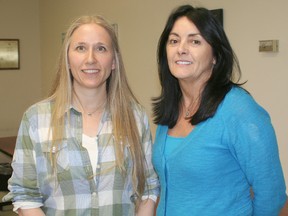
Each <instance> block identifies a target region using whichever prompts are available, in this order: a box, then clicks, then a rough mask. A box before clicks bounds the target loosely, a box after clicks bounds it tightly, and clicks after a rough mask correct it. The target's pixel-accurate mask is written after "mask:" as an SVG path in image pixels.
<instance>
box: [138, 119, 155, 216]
mask: <svg viewBox="0 0 288 216" xmlns="http://www.w3.org/2000/svg"><path fill="white" fill-rule="evenodd" d="M142 121H143V123H142V124H143V125H142V127H143V129H142V138H141V139H142V146H143V151H144V156H145V162H146V163H145V164H146V166H145V169H146V170H145V175H146V186H145V191H144V195H143V197H142V201H141V204H140V206H139V210H138V212H137V216H142V215H143V216H146V215H147V216H150V215H151V216H153V215H154V214H155V206H156V204H155V203H156V201H157V197H158V195H159V190H160V189H159V187H160V186H159V181H158V176H157V174H156V173H155V171H154V167H153V164H152V136H151V131H150V125H149V121H148V117H147V115H146V114H144V115H143V120H142Z"/></svg>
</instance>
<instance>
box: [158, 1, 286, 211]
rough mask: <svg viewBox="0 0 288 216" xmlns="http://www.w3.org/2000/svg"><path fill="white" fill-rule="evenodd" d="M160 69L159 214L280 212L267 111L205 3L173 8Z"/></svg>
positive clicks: (279, 176)
mask: <svg viewBox="0 0 288 216" xmlns="http://www.w3.org/2000/svg"><path fill="white" fill-rule="evenodd" d="M158 70H159V78H160V83H161V86H162V91H161V94H160V96H159V97H157V98H154V100H153V101H154V103H153V111H154V122H155V123H156V124H157V125H158V127H157V131H156V137H155V143H154V145H153V164H154V167H155V169H156V172H157V173H158V175H159V178H160V183H161V195H160V202H159V205H158V209H157V216H162V215H167V216H176V215H177V216H178V215H181V216H185V215H189V216H193V215H195V216H199V215H204V216H215V215H221V216H225V215H227V216H236V215H241V216H251V215H261V216H274V215H275V216H276V215H278V214H279V212H280V210H281V208H282V207H283V205H284V203H285V200H286V194H285V181H284V177H283V171H282V168H281V163H280V160H279V153H278V146H277V141H276V136H275V132H274V129H273V126H272V124H271V120H270V117H269V114H268V113H267V112H266V111H265V110H264V109H263V108H262V107H261V106H260V105H259V104H258V103H257V102H256V101H255V100H254V99H253V98H252V96H251V95H250V94H249V93H248V92H247V91H246V90H244V88H243V87H242V85H243V83H240V82H239V81H240V78H241V72H240V67H239V63H238V60H237V58H236V56H235V54H234V52H233V49H232V48H231V46H230V43H229V40H228V38H227V36H226V34H225V32H224V30H223V28H222V25H221V24H220V23H219V22H218V21H217V19H216V17H214V15H213V14H212V13H211V12H210V11H209V10H207V9H205V8H194V7H192V6H190V5H184V6H180V7H179V8H177V9H176V10H174V11H173V12H172V13H171V15H170V16H169V18H168V21H167V24H166V26H165V28H164V31H163V32H162V35H161V37H160V40H159V44H158ZM251 189H252V190H253V195H251Z"/></svg>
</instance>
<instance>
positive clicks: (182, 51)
mask: <svg viewBox="0 0 288 216" xmlns="http://www.w3.org/2000/svg"><path fill="white" fill-rule="evenodd" d="M178 53H179V55H185V54H187V53H188V44H187V42H186V41H182V42H181V43H180V44H179V47H178Z"/></svg>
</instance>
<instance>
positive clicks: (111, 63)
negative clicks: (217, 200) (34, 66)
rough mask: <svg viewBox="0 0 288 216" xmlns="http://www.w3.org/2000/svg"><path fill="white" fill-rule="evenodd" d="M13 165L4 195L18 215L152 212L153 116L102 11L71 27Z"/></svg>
mask: <svg viewBox="0 0 288 216" xmlns="http://www.w3.org/2000/svg"><path fill="white" fill-rule="evenodd" d="M12 167H13V174H12V177H11V179H10V180H9V190H10V193H9V194H8V195H7V196H6V197H5V198H4V199H5V200H12V201H13V204H14V211H18V212H19V214H20V215H33V216H35V215H44V214H45V215H85V216H86V215H103V216H109V215H153V213H154V203H155V201H156V199H157V196H158V193H159V184H158V179H157V176H156V174H155V172H154V169H153V167H152V164H151V133H150V126H149V123H148V118H147V115H146V113H145V111H144V109H143V107H142V106H141V105H140V104H139V103H138V101H137V99H136V98H135V96H134V95H133V93H132V91H131V89H130V87H129V85H128V81H127V78H126V74H125V68H124V64H123V60H122V57H121V53H120V49H119V45H118V40H117V36H116V33H115V30H114V28H113V26H112V25H111V24H109V22H107V21H106V20H105V19H104V18H103V17H101V16H82V17H80V18H78V19H76V20H75V21H74V22H73V23H72V25H71V26H70V28H69V29H68V31H67V33H66V36H65V39H64V42H63V49H62V53H61V55H60V59H59V65H58V70H57V75H56V79H55V82H54V85H53V87H52V90H51V93H50V95H49V97H48V98H47V99H45V100H43V101H41V102H39V103H36V104H34V105H32V106H31V107H30V108H29V109H28V110H27V111H26V112H25V113H24V116H23V119H22V122H21V125H20V130H19V134H18V138H17V144H16V148H15V153H14V159H13V163H12Z"/></svg>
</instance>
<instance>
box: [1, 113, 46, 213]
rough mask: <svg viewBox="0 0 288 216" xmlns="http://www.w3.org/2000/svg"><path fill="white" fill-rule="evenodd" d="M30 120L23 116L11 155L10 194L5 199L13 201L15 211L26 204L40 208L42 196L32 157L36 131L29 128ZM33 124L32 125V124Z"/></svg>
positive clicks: (33, 157)
mask: <svg viewBox="0 0 288 216" xmlns="http://www.w3.org/2000/svg"><path fill="white" fill-rule="evenodd" d="M30 120H31V119H29V118H28V116H27V113H25V114H24V116H23V118H22V121H21V125H20V127H19V132H18V136H17V141H16V146H15V152H14V155H13V161H12V167H13V173H12V176H11V178H10V180H9V182H8V183H9V185H8V188H9V190H10V193H9V194H8V195H7V196H6V198H7V199H9V200H12V201H13V205H14V210H15V211H17V210H19V209H21V208H22V207H24V208H25V206H26V204H28V205H29V208H30V207H31V206H32V207H33V206H34V208H37V207H39V206H42V205H43V204H42V196H41V194H40V192H39V188H38V183H37V182H38V180H37V172H36V162H35V156H34V139H33V137H35V136H36V135H35V134H36V133H37V130H34V129H33V127H32V126H31V121H30ZM32 124H33V123H32Z"/></svg>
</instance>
